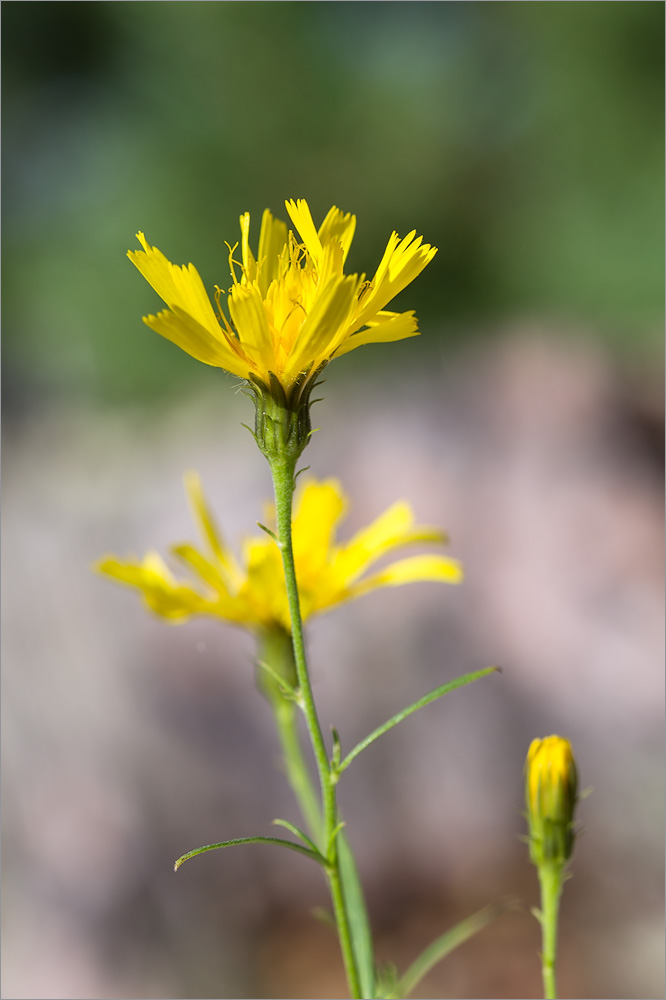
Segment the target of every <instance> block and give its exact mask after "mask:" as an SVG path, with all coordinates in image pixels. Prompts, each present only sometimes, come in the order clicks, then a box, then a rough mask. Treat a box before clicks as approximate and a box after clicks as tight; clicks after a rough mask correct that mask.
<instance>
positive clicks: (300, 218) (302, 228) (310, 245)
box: [285, 198, 322, 269]
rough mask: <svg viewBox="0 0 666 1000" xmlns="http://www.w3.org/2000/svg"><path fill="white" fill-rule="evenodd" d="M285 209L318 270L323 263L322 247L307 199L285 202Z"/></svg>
mask: <svg viewBox="0 0 666 1000" xmlns="http://www.w3.org/2000/svg"><path fill="white" fill-rule="evenodd" d="M285 207H286V209H287V211H288V212H289V218H290V219H291V221H292V222H293V223H294V225H295V227H296V229H297V230H298V233H299V236H300V237H301V239H302V240H303V243H304V244H305V249H306V250H307V252H308V253H309V254H310V256H311V257H312V260H313V261H314V264H315V267H316V268H317V269H318V268H319V266H320V263H321V255H322V245H321V241H320V239H319V235H318V233H317V230H316V229H315V224H314V222H313V221H312V213H311V212H310V206H309V205H308V203H307V201H306V200H305V198H299V199H298V201H294V199H293V198H291V199H290V200H289V201H285Z"/></svg>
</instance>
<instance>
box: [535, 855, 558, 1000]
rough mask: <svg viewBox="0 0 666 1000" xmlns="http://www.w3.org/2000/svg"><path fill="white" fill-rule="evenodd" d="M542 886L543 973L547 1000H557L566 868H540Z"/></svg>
mask: <svg viewBox="0 0 666 1000" xmlns="http://www.w3.org/2000/svg"><path fill="white" fill-rule="evenodd" d="M538 871H539V883H540V885H541V933H542V952H541V971H542V975H543V995H544V997H545V1000H556V998H557V989H556V985H555V959H556V956H557V921H558V915H559V908H560V896H561V894H562V881H563V874H564V866H563V865H562V864H561V863H560V862H557V861H556V862H545V863H543V864H541V865H539V866H538Z"/></svg>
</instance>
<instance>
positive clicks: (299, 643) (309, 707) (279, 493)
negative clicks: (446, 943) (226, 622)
mask: <svg viewBox="0 0 666 1000" xmlns="http://www.w3.org/2000/svg"><path fill="white" fill-rule="evenodd" d="M270 466H271V473H272V476H273V489H274V492H275V513H276V521H277V529H278V539H279V542H278V544H279V546H280V550H281V552H282V563H283V566H284V576H285V583H286V587H287V600H288V603H289V615H290V618H291V635H292V641H293V644H294V661H295V663H296V673H297V675H298V686H299V693H300V699H301V706H302V708H303V713H304V715H305V721H306V724H307V728H308V732H309V734H310V740H311V743H312V749H313V751H314V755H315V760H316V762H317V772H318V774H319V782H320V785H321V796H322V803H323V813H324V816H323V820H324V822H323V845H322V846H323V850H324V852H325V853H326V856H327V859H328V862H329V867H328V881H329V886H330V890H331V898H332V901H333V909H334V912H335V921H336V924H337V929H338V936H339V938H340V948H341V950H342V958H343V961H344V964H345V971H346V973H347V981H348V983H349V991H350V993H351V996H352V997H353V998H356V1000H358V998H360V997H361V988H360V985H359V978H358V972H357V969H356V962H355V959H354V952H353V947H352V941H351V933H350V929H349V921H348V918H347V911H346V909H345V901H344V896H343V892H342V881H341V876H340V864H339V860H338V849H337V843H336V838H335V835H334V834H335V828H336V826H337V823H338V807H337V801H336V793H335V776H334V775H333V773H332V771H331V766H330V762H329V759H328V753H327V751H326V744H325V743H324V737H323V735H322V731H321V725H320V723H319V716H318V715H317V709H316V706H315V701H314V696H313V694H312V685H311V683H310V674H309V672H308V665H307V659H306V655H305V642H304V640H303V622H302V620H301V607H300V601H299V597H298V585H297V583H296V568H295V565H294V550H293V545H292V537H291V516H292V498H293V493H294V475H295V472H296V460H295V459H293V458H291V457H290V456H285V457H278V458H275V459H273V460H272V461H270Z"/></svg>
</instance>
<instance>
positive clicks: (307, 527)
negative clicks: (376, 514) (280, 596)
mask: <svg viewBox="0 0 666 1000" xmlns="http://www.w3.org/2000/svg"><path fill="white" fill-rule="evenodd" d="M346 506H347V503H346V498H345V495H344V493H343V492H342V488H341V486H340V484H339V483H338V482H337V481H336V480H335V479H329V480H326V481H325V482H323V483H318V482H315V481H314V480H310V481H309V482H308V483H306V485H305V487H304V489H303V492H302V493H301V495H300V499H299V500H298V502H297V504H296V510H295V513H294V519H293V545H294V559H295V562H296V575H297V578H298V579H299V582H300V581H304V580H307V581H309V582H310V583H312V582H314V579H315V577H316V574H317V573H319V572H320V571H321V569H322V567H323V566H324V565H325V563H326V562H327V560H328V558H329V553H330V549H331V546H332V545H333V542H334V540H335V530H336V527H337V524H338V521H339V520H340V518H341V517H342V516H343V514H344V512H345V509H346Z"/></svg>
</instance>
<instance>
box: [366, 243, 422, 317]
mask: <svg viewBox="0 0 666 1000" xmlns="http://www.w3.org/2000/svg"><path fill="white" fill-rule="evenodd" d="M436 253H437V248H436V247H432V246H430V244H428V243H423V237H422V236H418V237H417V236H416V230H412V232H411V233H408V235H407V236H405V238H404V239H402V240H399V237H398V234H397V233H393V234H392V235H391V238H390V239H389V241H388V244H387V247H386V250H385V251H384V256H383V257H382V259H381V262H380V264H379V267H378V268H377V272H376V274H375V276H374V278H373V279H372V281H371V282H370V285H369V286H368V288H367V290H366V291H365V292H364V293H363V294H362V295H361V297H360V299H359V312H358V313H357V315H356V316H355V318H354V324H355V327H354V328H355V329H359V327H361V326H364V325H365V324H366V323H367V322H368V321H369V320H371V319H372V318H373V317H374V316H376V314H377V313H378V312H379V311H380V310H381V309H383V308H384V306H386V305H387V304H388V303H389V302H390V301H391V299H393V298H395V296H396V295H397V294H398V292H401V291H402V289H403V288H406V287H407V285H408V284H409V283H410V282H411V281H413V280H414V278H416V277H417V276H418V275H419V274H420V273H421V271H422V270H423V268H424V267H426V265H427V264H429V263H430V261H431V260H432V258H433V257H434V256H435V254H436Z"/></svg>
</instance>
